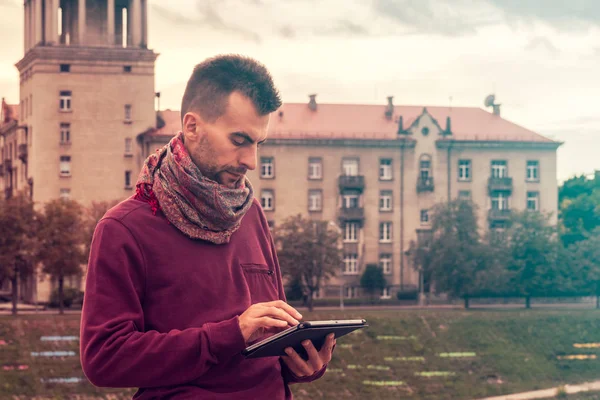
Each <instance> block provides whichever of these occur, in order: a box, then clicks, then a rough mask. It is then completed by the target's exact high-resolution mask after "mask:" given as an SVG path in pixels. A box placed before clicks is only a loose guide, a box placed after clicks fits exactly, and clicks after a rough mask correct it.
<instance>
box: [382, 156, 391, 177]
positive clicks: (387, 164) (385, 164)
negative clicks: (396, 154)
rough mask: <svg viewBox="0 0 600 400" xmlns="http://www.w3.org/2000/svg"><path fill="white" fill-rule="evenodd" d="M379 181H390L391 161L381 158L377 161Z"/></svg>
mask: <svg viewBox="0 0 600 400" xmlns="http://www.w3.org/2000/svg"><path fill="white" fill-rule="evenodd" d="M379 179H380V180H382V181H390V180H392V160H391V159H389V158H383V159H381V160H379Z"/></svg>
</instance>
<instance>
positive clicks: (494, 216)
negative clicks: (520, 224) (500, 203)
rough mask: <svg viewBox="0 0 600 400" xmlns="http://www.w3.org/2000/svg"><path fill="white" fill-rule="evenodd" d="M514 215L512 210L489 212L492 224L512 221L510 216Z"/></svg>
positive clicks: (493, 210) (492, 210)
mask: <svg viewBox="0 0 600 400" xmlns="http://www.w3.org/2000/svg"><path fill="white" fill-rule="evenodd" d="M511 215H512V213H511V210H509V209H504V210H496V209H493V208H492V209H491V210H489V211H488V220H489V221H490V222H491V223H494V222H507V221H508V220H509V219H510V216H511Z"/></svg>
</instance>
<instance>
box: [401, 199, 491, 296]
mask: <svg viewBox="0 0 600 400" xmlns="http://www.w3.org/2000/svg"><path fill="white" fill-rule="evenodd" d="M485 250H486V247H485V246H484V245H483V244H482V243H481V238H480V234H479V229H478V226H477V217H476V216H475V207H474V205H473V203H471V202H470V201H465V200H454V201H451V202H448V203H441V204H438V205H437V206H435V207H434V209H433V213H432V224H431V237H430V239H428V240H422V241H419V242H418V243H413V246H412V248H411V250H410V251H409V254H411V258H412V261H413V266H414V267H415V268H416V269H420V270H421V273H422V274H423V275H424V276H427V277H429V278H430V279H431V280H432V281H433V282H432V283H433V284H434V285H435V287H436V290H437V291H439V292H445V293H448V294H449V295H451V296H455V297H465V296H468V295H472V294H474V293H477V292H479V291H481V290H482V285H484V283H483V282H482V279H481V276H482V273H485V268H486V265H487V256H486V252H485Z"/></svg>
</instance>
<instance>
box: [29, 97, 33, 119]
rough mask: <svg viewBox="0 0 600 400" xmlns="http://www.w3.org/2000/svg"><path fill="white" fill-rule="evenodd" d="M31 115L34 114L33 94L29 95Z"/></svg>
mask: <svg viewBox="0 0 600 400" xmlns="http://www.w3.org/2000/svg"><path fill="white" fill-rule="evenodd" d="M29 115H30V116H31V115H33V94H30V95H29Z"/></svg>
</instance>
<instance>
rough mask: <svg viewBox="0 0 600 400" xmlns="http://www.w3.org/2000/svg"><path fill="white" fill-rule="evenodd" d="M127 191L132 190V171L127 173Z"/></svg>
mask: <svg viewBox="0 0 600 400" xmlns="http://www.w3.org/2000/svg"><path fill="white" fill-rule="evenodd" d="M125 189H131V171H125Z"/></svg>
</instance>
